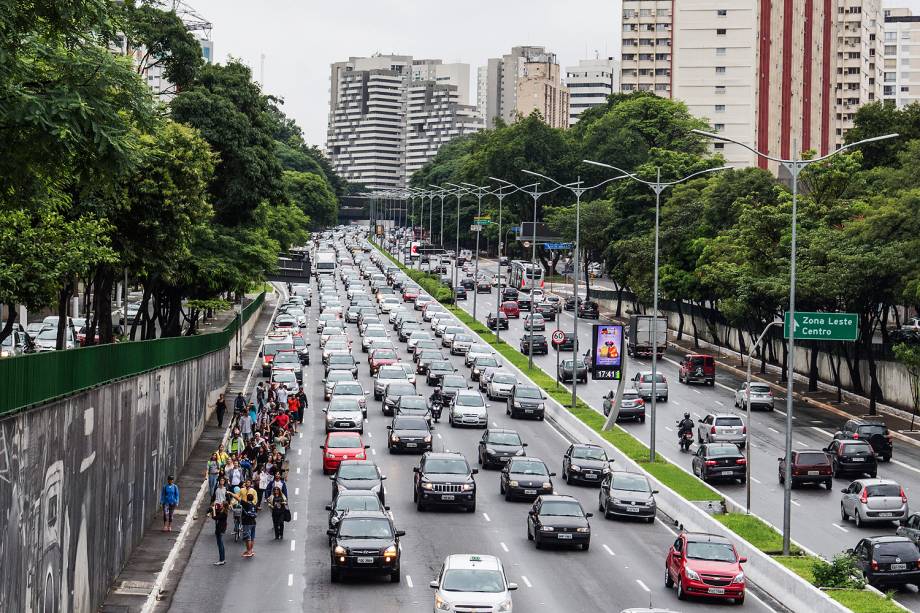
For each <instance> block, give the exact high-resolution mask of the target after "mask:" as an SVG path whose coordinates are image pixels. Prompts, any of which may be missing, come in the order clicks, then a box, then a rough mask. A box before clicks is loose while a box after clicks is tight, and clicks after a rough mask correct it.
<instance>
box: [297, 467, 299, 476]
mask: <svg viewBox="0 0 920 613" xmlns="http://www.w3.org/2000/svg"><path fill="white" fill-rule="evenodd" d="M297 474H298V475H299V474H300V467H299V466H298V467H297Z"/></svg>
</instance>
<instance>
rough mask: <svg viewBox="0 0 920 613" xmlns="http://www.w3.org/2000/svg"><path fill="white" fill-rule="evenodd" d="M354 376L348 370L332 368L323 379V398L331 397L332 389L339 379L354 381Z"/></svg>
mask: <svg viewBox="0 0 920 613" xmlns="http://www.w3.org/2000/svg"><path fill="white" fill-rule="evenodd" d="M354 380H355V377H354V375H352V374H351V371H348V370H333V371H331V372H330V373H329V374H328V375H326V378H325V379H323V399H324V400H329V399H330V398H332V390H333V388H334V387H335V384H336V383H338V382H339V381H354Z"/></svg>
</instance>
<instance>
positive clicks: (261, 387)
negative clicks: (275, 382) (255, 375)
mask: <svg viewBox="0 0 920 613" xmlns="http://www.w3.org/2000/svg"><path fill="white" fill-rule="evenodd" d="M256 403H257V404H258V405H259V410H260V411H261V410H262V407H264V406H265V384H264V383H262V382H261V381H259V384H258V385H257V386H256Z"/></svg>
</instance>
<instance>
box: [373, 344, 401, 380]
mask: <svg viewBox="0 0 920 613" xmlns="http://www.w3.org/2000/svg"><path fill="white" fill-rule="evenodd" d="M398 361H399V356H397V355H396V350H395V349H390V348H389V347H382V348H380V349H374V350H373V351H371V354H370V356H369V357H368V358H367V363H368V365H369V366H370V368H371V374H372V375H375V374H377V371H378V370H379V369H380V367H381V366H389V365H390V364H395V363H396V362H398Z"/></svg>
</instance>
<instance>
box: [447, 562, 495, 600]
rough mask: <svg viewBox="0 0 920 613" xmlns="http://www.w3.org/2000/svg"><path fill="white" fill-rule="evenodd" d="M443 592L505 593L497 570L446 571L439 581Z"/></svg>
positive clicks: (465, 569) (463, 569)
mask: <svg viewBox="0 0 920 613" xmlns="http://www.w3.org/2000/svg"><path fill="white" fill-rule="evenodd" d="M441 589H442V590H444V591H445V592H483V593H490V594H494V593H497V592H504V591H505V581H504V579H503V577H502V574H501V573H500V572H499V571H497V570H480V569H476V568H457V569H451V570H448V571H447V572H446V573H444V577H443V578H442V579H441Z"/></svg>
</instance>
